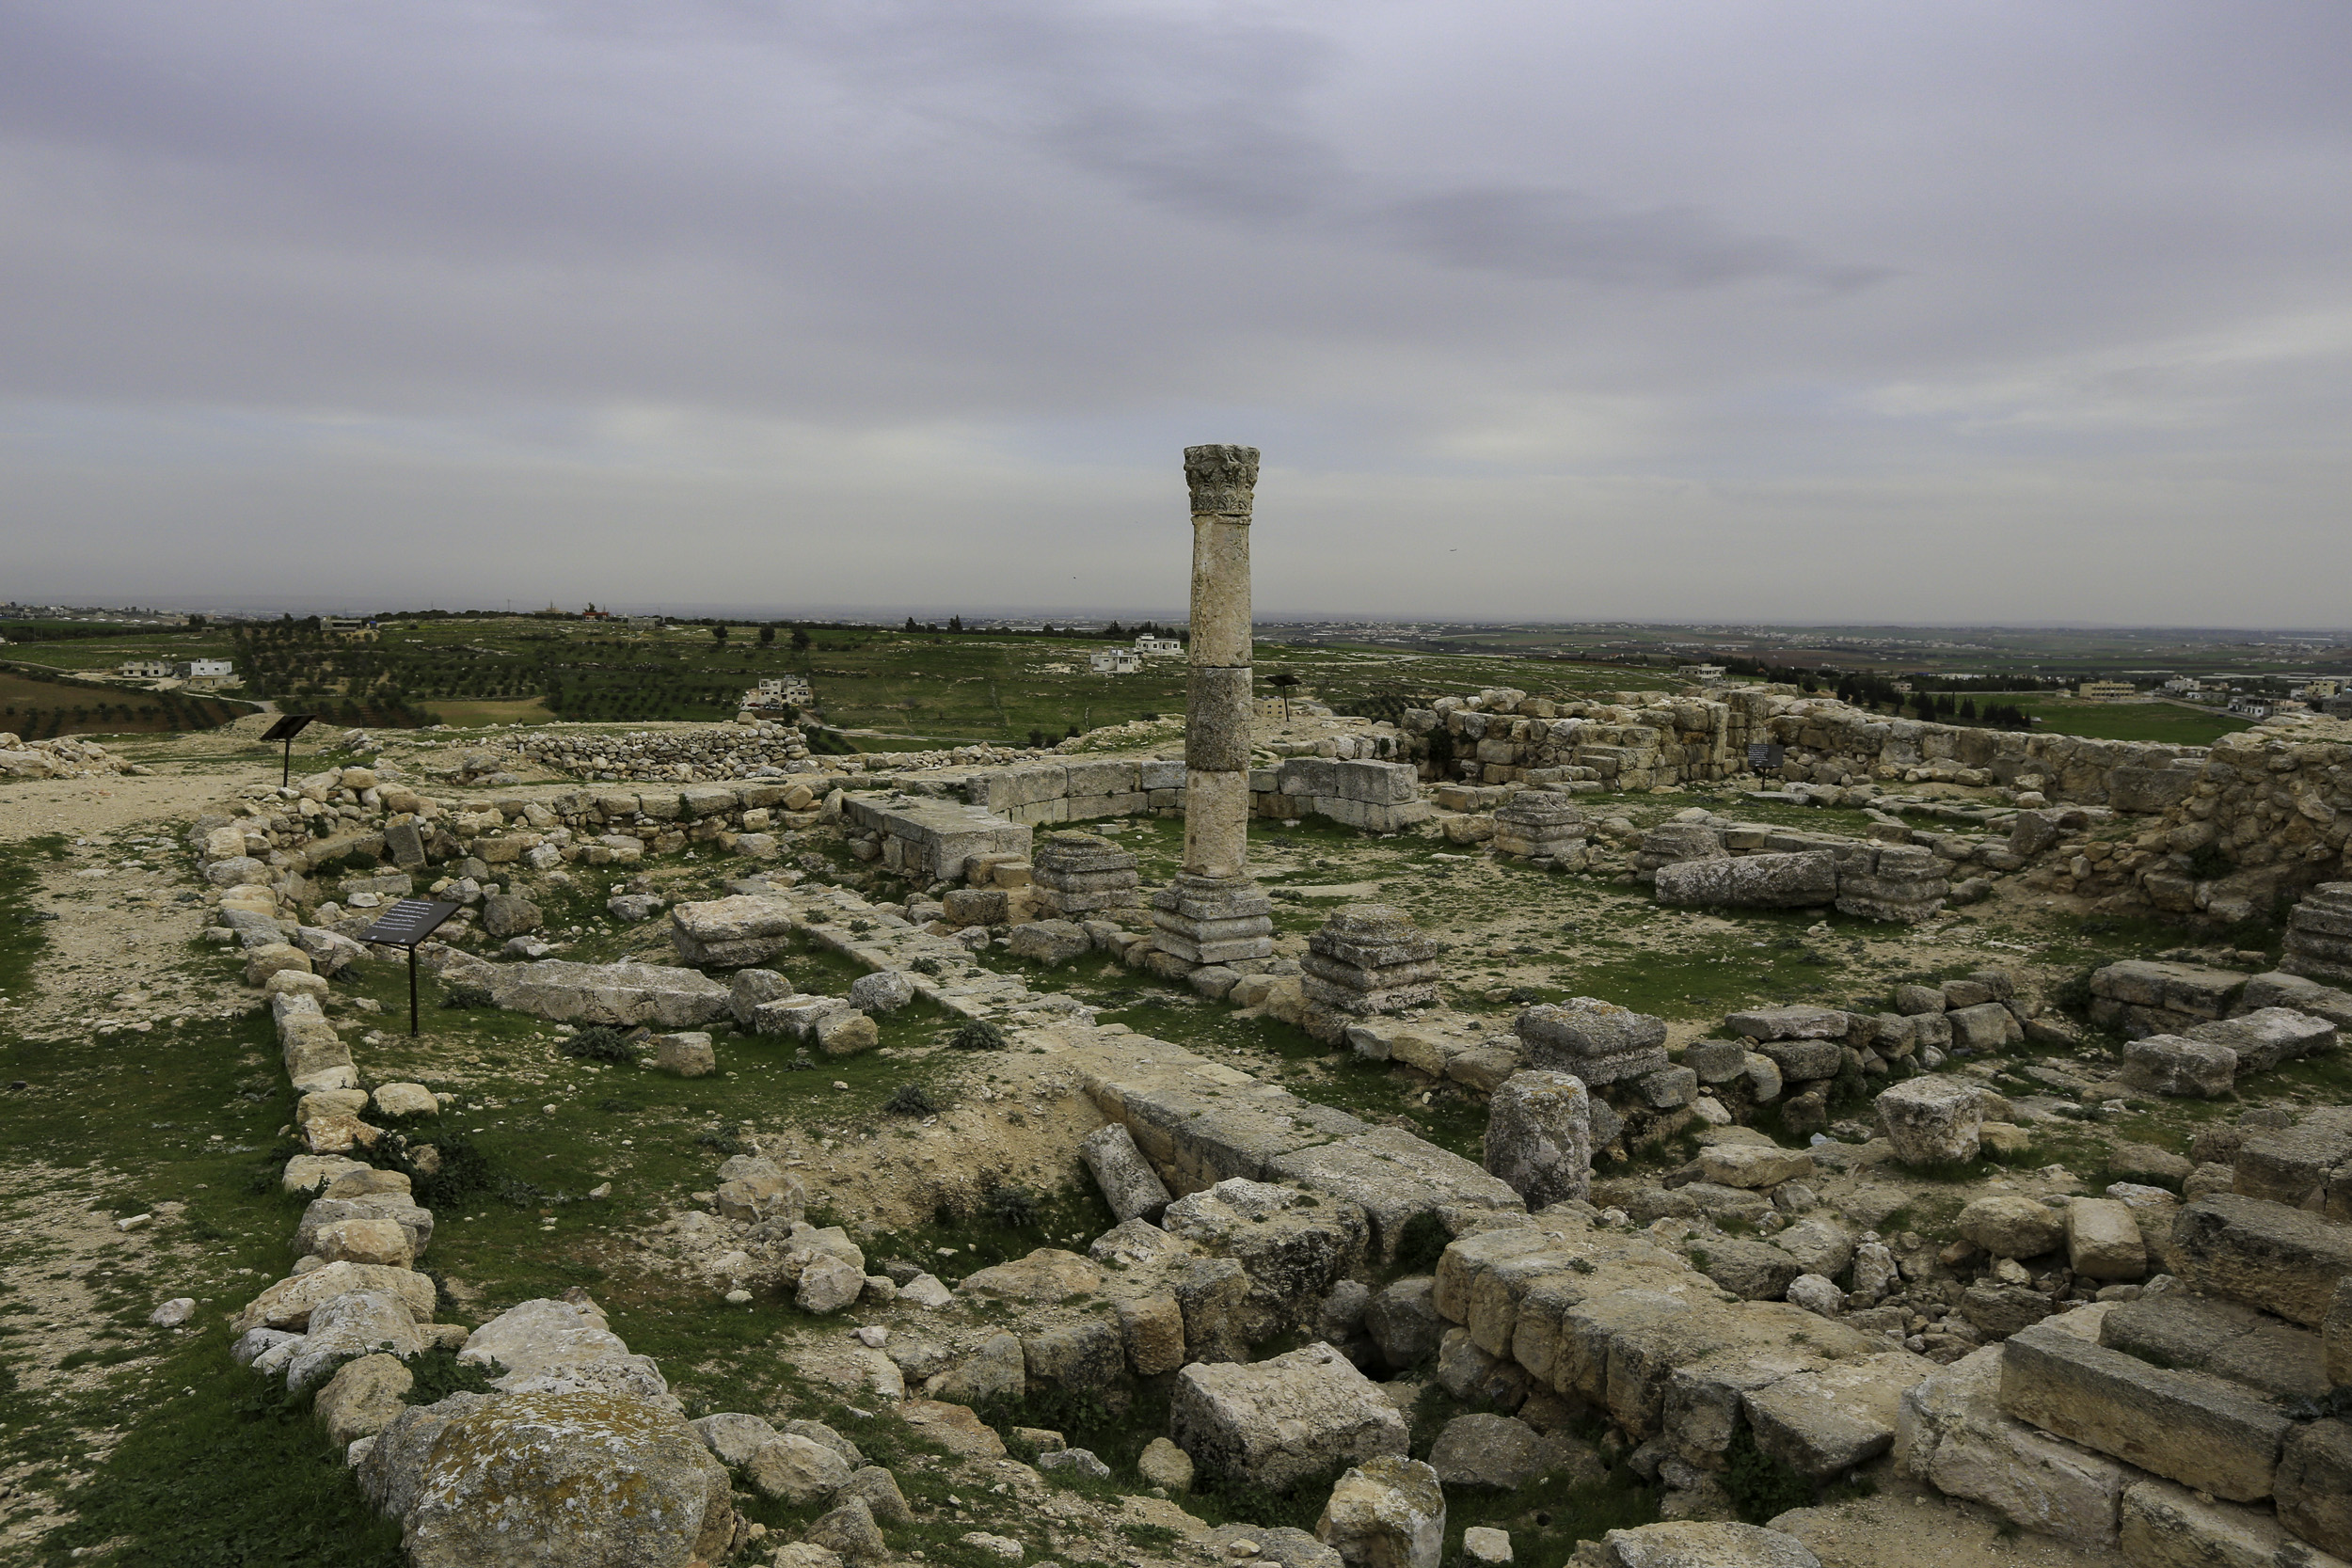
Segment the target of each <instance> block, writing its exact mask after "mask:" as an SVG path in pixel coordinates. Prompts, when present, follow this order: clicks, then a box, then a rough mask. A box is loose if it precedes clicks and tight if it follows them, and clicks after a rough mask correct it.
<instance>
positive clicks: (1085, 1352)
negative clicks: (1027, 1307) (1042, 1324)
mask: <svg viewBox="0 0 2352 1568" xmlns="http://www.w3.org/2000/svg"><path fill="white" fill-rule="evenodd" d="M1021 1355H1022V1361H1023V1364H1024V1366H1025V1371H1026V1376H1027V1380H1028V1383H1029V1386H1032V1387H1036V1386H1041V1385H1046V1386H1055V1387H1060V1388H1070V1389H1087V1390H1099V1389H1104V1388H1108V1387H1110V1386H1112V1385H1113V1384H1115V1383H1117V1382H1119V1381H1120V1378H1121V1377H1122V1376H1123V1375H1124V1373H1125V1372H1126V1370H1127V1354H1126V1348H1125V1346H1124V1344H1123V1343H1122V1342H1121V1339H1120V1331H1119V1326H1118V1325H1117V1324H1116V1323H1105V1322H1104V1321H1103V1320H1102V1319H1100V1318H1089V1319H1087V1320H1085V1321H1083V1322H1079V1323H1061V1324H1057V1325H1056V1326H1054V1327H1051V1328H1043V1329H1040V1330H1039V1331H1038V1332H1037V1333H1035V1334H1030V1335H1025V1336H1024V1337H1023V1338H1022V1340H1021Z"/></svg>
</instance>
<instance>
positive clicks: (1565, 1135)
mask: <svg viewBox="0 0 2352 1568" xmlns="http://www.w3.org/2000/svg"><path fill="white" fill-rule="evenodd" d="M1591 1117H1592V1097H1591V1095H1590V1094H1589V1093H1588V1092H1587V1091H1586V1089H1585V1087H1584V1085H1583V1084H1582V1083H1581V1081H1579V1080H1578V1079H1577V1078H1576V1077H1575V1076H1574V1075H1572V1074H1570V1073H1565V1072H1545V1071H1529V1072H1518V1073H1514V1074H1513V1075H1511V1076H1510V1077H1509V1078H1506V1079H1504V1080H1503V1082H1502V1085H1501V1086H1500V1087H1498V1088H1497V1089H1495V1090H1494V1092H1493V1094H1492V1096H1491V1097H1490V1099H1489V1101H1488V1102H1487V1113H1486V1169H1487V1170H1488V1171H1489V1172H1491V1173H1492V1174H1494V1175H1496V1176H1498V1177H1501V1178H1502V1180H1504V1181H1505V1182H1507V1183H1509V1184H1510V1187H1511V1190H1512V1191H1514V1192H1516V1193H1518V1195H1519V1196H1521V1197H1523V1198H1525V1199H1526V1200H1527V1203H1528V1206H1529V1207H1530V1208H1533V1209H1540V1208H1544V1207H1546V1206H1548V1205H1549V1204H1553V1203H1560V1202H1565V1201H1566V1200H1569V1199H1581V1198H1583V1197H1585V1196H1587V1195H1588V1194H1589V1193H1590V1191H1591V1188H1592V1180H1593V1134H1592V1124H1591ZM1806 1166H1807V1168H1808V1169H1810V1168H1811V1162H1810V1161H1807V1162H1806Z"/></svg>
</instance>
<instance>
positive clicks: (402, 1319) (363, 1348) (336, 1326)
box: [286, 1263, 424, 1392]
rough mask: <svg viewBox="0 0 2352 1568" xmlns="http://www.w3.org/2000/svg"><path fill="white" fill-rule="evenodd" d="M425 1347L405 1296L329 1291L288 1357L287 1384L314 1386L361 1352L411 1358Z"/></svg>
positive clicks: (295, 1387)
mask: <svg viewBox="0 0 2352 1568" xmlns="http://www.w3.org/2000/svg"><path fill="white" fill-rule="evenodd" d="M357 1266H358V1265H354V1264H350V1263H342V1264H333V1263H330V1264H328V1265H327V1267H328V1268H339V1267H340V1268H353V1267H357ZM382 1272H385V1273H389V1272H392V1271H390V1270H384V1271H382ZM325 1273H326V1269H318V1270H314V1271H313V1274H325ZM303 1277H305V1278H308V1277H310V1275H304V1276H303ZM423 1349H424V1338H423V1337H422V1336H421V1335H420V1334H419V1333H418V1332H417V1320H416V1317H415V1314H414V1313H412V1312H411V1311H410V1310H409V1307H408V1304H407V1303H406V1302H405V1301H404V1300H402V1299H401V1298H400V1297H399V1296H396V1295H393V1294H392V1293H390V1292H389V1291H365V1290H362V1291H345V1292H343V1293H342V1294H341V1295H334V1296H328V1297H326V1299H325V1300H323V1301H321V1302H319V1304H318V1305H317V1306H316V1307H314V1308H312V1310H311V1312H310V1318H309V1320H308V1326H307V1327H306V1328H305V1329H304V1332H303V1338H302V1343H301V1345H300V1346H299V1347H298V1348H296V1349H295V1351H294V1354H293V1355H291V1356H290V1357H289V1358H288V1359H287V1362H286V1387H287V1388H288V1390H289V1391H292V1392H300V1391H301V1390H302V1389H305V1388H309V1387H312V1386H316V1385H317V1384H319V1383H322V1382H324V1381H325V1380H326V1378H327V1377H329V1376H330V1375H332V1374H333V1372H334V1371H335V1370H336V1369H337V1368H338V1367H340V1366H341V1365H342V1363H344V1362H345V1361H348V1360H350V1359H352V1358H353V1357H355V1356H360V1355H366V1354H371V1353H373V1352H376V1351H383V1352H387V1353H389V1354H392V1355H394V1356H397V1357H399V1358H400V1359H402V1360H406V1359H407V1358H408V1357H410V1356H412V1355H415V1354H417V1353H418V1352H420V1351H421V1350H423Z"/></svg>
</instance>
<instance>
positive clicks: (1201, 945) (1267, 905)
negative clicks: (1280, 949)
mask: <svg viewBox="0 0 2352 1568" xmlns="http://www.w3.org/2000/svg"><path fill="white" fill-rule="evenodd" d="M1152 925H1154V926H1156V927H1159V934H1158V936H1157V937H1156V938H1155V939H1154V941H1153V945H1154V946H1155V947H1156V948H1157V949H1158V951H1160V952H1162V953H1165V954H1168V956H1169V957H1170V958H1177V959H1180V960H1182V961H1184V962H1185V963H1191V964H1221V963H1232V962H1235V961H1236V960H1243V959H1249V958H1270V957H1272V956H1273V953H1274V901H1273V900H1272V899H1270V898H1268V897H1267V896H1266V895H1265V894H1264V893H1263V891H1262V890H1261V889H1260V888H1259V886H1258V883H1257V879H1255V878H1251V877H1195V876H1191V875H1189V874H1187V875H1184V876H1180V877H1178V878H1177V879H1176V880H1175V881H1173V882H1171V883H1169V884H1168V886H1167V887H1164V888H1162V889H1160V890H1159V891H1158V892H1157V893H1154V894H1153V895H1152Z"/></svg>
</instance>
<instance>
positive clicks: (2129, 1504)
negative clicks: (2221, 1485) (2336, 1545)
mask: <svg viewBox="0 0 2352 1568" xmlns="http://www.w3.org/2000/svg"><path fill="white" fill-rule="evenodd" d="M2121 1513H2122V1542H2121V1544H2122V1551H2123V1560H2125V1561H2126V1562H2129V1563H2130V1564H2131V1565H2132V1568H2340V1564H2339V1561H2338V1560H2337V1559H2335V1558H2333V1557H2322V1556H2320V1555H2319V1554H2317V1553H2314V1552H2312V1549H2311V1548H2310V1547H2309V1546H2306V1545H2305V1544H2302V1543H2301V1542H2299V1541H2297V1540H2296V1539H2295V1538H2294V1537H2293V1536H2291V1535H2289V1534H2288V1533H2287V1532H2286V1531H2285V1530H2283V1529H2281V1528H2279V1522H2278V1520H2276V1519H2275V1518H2273V1517H2272V1516H2271V1514H2270V1513H2269V1512H2268V1511H2267V1510H2264V1509H2261V1508H2246V1507H2241V1506H2240V1505H2238V1504H2236V1503H2225V1502H2219V1501H2214V1500H2206V1499H2201V1498H2200V1497H2198V1496H2197V1495H2196V1494H2195V1493H2193V1492H2190V1491H2189V1490H2188V1489H2187V1488H2185V1487H2182V1486H2175V1485H2174V1484H2173V1483H2172V1482H2170V1481H2158V1480H2156V1479H2155V1478H2153V1477H2141V1478H2138V1479H2136V1480H2134V1481H2130V1482H2129V1483H2128V1484H2126V1485H2125V1486H2124V1488H2123V1498H2122V1510H2121Z"/></svg>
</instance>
